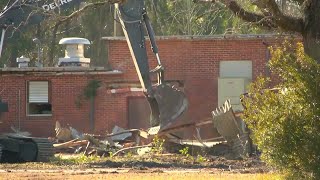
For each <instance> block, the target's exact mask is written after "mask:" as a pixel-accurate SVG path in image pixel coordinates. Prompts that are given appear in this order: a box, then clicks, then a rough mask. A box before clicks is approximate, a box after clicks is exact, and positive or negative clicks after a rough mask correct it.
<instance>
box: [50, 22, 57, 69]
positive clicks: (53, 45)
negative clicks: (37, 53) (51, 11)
mask: <svg viewBox="0 0 320 180" xmlns="http://www.w3.org/2000/svg"><path fill="white" fill-rule="evenodd" d="M59 26H60V23H57V24H56V25H55V26H54V28H53V31H52V39H51V44H50V51H49V55H48V56H49V57H48V58H49V62H48V65H49V67H52V66H53V62H54V53H55V52H56V39H57V31H58V28H59Z"/></svg>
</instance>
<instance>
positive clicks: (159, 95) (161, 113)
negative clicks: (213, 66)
mask: <svg viewBox="0 0 320 180" xmlns="http://www.w3.org/2000/svg"><path fill="white" fill-rule="evenodd" d="M153 88H154V89H153V90H154V98H148V101H149V104H150V107H151V111H152V119H151V126H157V125H160V131H162V130H164V129H169V128H171V127H174V126H175V125H176V124H178V121H179V120H181V118H179V117H180V116H181V115H182V114H183V112H185V111H186V110H187V108H188V100H187V98H186V96H185V94H184V93H183V92H181V91H180V90H178V89H176V88H174V87H173V86H169V85H166V84H160V85H158V86H154V87H153Z"/></svg>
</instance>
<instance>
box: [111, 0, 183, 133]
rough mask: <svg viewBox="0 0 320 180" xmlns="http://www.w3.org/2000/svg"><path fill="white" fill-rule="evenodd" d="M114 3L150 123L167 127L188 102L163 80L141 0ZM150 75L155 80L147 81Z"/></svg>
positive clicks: (172, 124) (180, 93) (151, 33)
mask: <svg viewBox="0 0 320 180" xmlns="http://www.w3.org/2000/svg"><path fill="white" fill-rule="evenodd" d="M115 6H116V12H117V14H118V16H119V20H120V23H121V25H122V29H123V32H124V35H125V37H126V40H127V44H128V47H129V50H130V53H131V56H132V59H133V62H134V65H135V68H136V71H137V74H138V77H139V80H140V83H141V86H142V88H143V90H144V94H145V96H146V98H147V100H148V102H149V104H150V109H151V117H150V124H151V126H157V125H160V131H161V130H164V129H168V128H171V127H173V126H175V124H177V122H176V121H177V120H179V117H180V116H181V115H182V114H183V112H185V111H186V109H187V107H188V101H187V99H186V97H185V95H184V93H183V92H181V91H180V90H178V89H176V88H174V87H173V86H171V85H170V84H168V83H166V82H165V81H164V67H163V65H162V64H161V60H160V56H159V52H158V47H157V45H156V41H155V35H154V31H153V29H152V26H151V23H150V21H149V17H148V15H147V12H146V8H145V5H144V0H128V1H127V2H126V3H123V4H116V5H115ZM145 34H147V35H148V37H149V40H150V44H151V49H152V51H153V53H154V54H155V57H156V60H157V64H158V65H157V66H156V67H155V68H154V69H152V70H150V67H149V61H148V56H147V50H146V39H145ZM153 74H155V75H156V76H157V79H158V81H157V82H156V83H153V82H152V80H151V79H152V78H151V77H152V75H153Z"/></svg>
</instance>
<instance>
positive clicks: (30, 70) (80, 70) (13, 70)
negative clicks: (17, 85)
mask: <svg viewBox="0 0 320 180" xmlns="http://www.w3.org/2000/svg"><path fill="white" fill-rule="evenodd" d="M2 74H46V75H47V74H55V75H63V74H74V75H81V74H104V75H118V74H123V72H121V71H119V70H108V69H106V68H104V67H90V68H86V67H24V68H18V67H6V68H0V75H2Z"/></svg>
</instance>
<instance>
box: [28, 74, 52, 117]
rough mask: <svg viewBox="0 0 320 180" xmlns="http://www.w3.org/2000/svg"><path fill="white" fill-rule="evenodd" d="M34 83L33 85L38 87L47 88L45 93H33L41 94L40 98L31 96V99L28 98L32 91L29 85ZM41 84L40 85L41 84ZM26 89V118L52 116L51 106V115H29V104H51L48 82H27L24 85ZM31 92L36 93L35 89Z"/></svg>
mask: <svg viewBox="0 0 320 180" xmlns="http://www.w3.org/2000/svg"><path fill="white" fill-rule="evenodd" d="M32 83H34V85H39V86H42V87H46V88H47V91H42V92H41V91H38V92H35V93H41V96H42V97H40V98H37V97H36V95H35V96H33V97H30V95H31V94H30V91H31V90H32V88H30V86H31V84H32ZM41 83H42V84H41ZM26 86H27V87H26V89H27V93H26V102H27V103H26V114H27V116H52V105H51V113H46V114H30V110H29V109H30V105H29V104H30V103H40V104H41V103H44V104H51V103H50V94H49V93H50V90H49V88H50V82H49V81H41V80H39V81H27V83H26ZM33 91H37V90H36V89H34V90H33ZM30 98H32V99H31V102H30Z"/></svg>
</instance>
